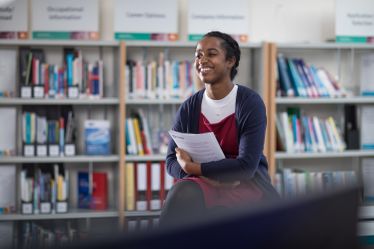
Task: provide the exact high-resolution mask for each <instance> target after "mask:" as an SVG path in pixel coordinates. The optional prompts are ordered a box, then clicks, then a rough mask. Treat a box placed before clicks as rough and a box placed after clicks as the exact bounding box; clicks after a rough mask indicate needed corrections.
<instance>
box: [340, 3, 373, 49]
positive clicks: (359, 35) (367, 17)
mask: <svg viewBox="0 0 374 249" xmlns="http://www.w3.org/2000/svg"><path fill="white" fill-rule="evenodd" d="M335 4H336V9H335V11H336V13H335V33H336V41H337V42H362V43H365V42H374V1H373V0H355V1H352V0H336V1H335Z"/></svg>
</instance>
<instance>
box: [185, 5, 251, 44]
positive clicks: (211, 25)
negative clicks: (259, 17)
mask: <svg viewBox="0 0 374 249" xmlns="http://www.w3.org/2000/svg"><path fill="white" fill-rule="evenodd" d="M248 2H249V1H248V0H230V1H227V0H189V1H188V40H190V41H196V40H200V39H201V37H202V36H203V35H204V34H205V33H207V32H209V31H213V30H218V31H221V32H225V33H228V34H230V35H231V36H232V37H233V38H235V39H236V40H238V41H240V42H247V41H248V34H249V3H248Z"/></svg>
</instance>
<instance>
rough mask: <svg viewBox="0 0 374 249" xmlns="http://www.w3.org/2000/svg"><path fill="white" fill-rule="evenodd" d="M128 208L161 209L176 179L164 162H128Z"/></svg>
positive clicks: (142, 209) (130, 209)
mask: <svg viewBox="0 0 374 249" xmlns="http://www.w3.org/2000/svg"><path fill="white" fill-rule="evenodd" d="M125 174H126V196H125V197H126V198H125V200H126V202H125V205H126V210H127V211H134V210H136V211H146V210H159V209H161V207H162V204H163V202H164V200H165V197H166V195H167V192H168V191H169V190H170V188H171V187H172V185H173V183H174V179H173V178H172V177H171V176H170V175H169V174H168V173H167V172H166V169H165V163H164V162H139V163H126V170H125Z"/></svg>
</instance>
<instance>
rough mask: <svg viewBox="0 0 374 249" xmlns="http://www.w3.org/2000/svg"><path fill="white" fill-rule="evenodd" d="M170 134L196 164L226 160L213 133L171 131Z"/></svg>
mask: <svg viewBox="0 0 374 249" xmlns="http://www.w3.org/2000/svg"><path fill="white" fill-rule="evenodd" d="M169 134H170V136H171V137H172V138H173V140H174V142H175V143H176V144H177V146H178V147H179V148H181V149H183V150H185V151H186V152H187V153H188V154H189V155H190V156H191V158H192V160H193V161H194V162H197V163H206V162H213V161H218V160H221V159H224V158H225V155H224V154H223V151H222V149H221V147H220V146H219V144H218V142H217V139H216V137H215V136H214V134H213V132H208V133H201V134H189V133H181V132H177V131H172V130H170V131H169Z"/></svg>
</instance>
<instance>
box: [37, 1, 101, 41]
mask: <svg viewBox="0 0 374 249" xmlns="http://www.w3.org/2000/svg"><path fill="white" fill-rule="evenodd" d="M32 36H33V38H35V39H83V40H97V39H99V8H98V0H89V1H87V0H63V1H61V0H33V1H32Z"/></svg>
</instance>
